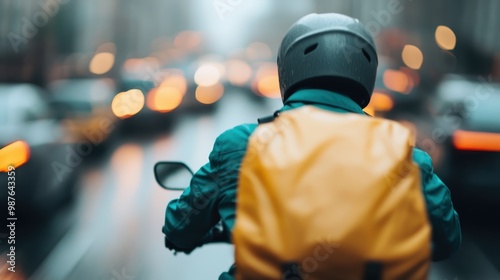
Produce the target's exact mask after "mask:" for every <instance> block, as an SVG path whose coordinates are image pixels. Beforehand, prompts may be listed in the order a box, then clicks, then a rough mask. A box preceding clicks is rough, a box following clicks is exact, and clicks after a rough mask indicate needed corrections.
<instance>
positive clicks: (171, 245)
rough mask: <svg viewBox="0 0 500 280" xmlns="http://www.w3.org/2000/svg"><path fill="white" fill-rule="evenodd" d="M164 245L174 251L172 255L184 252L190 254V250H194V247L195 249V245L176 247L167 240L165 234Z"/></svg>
mask: <svg viewBox="0 0 500 280" xmlns="http://www.w3.org/2000/svg"><path fill="white" fill-rule="evenodd" d="M165 247H167V249H169V250H170V251H174V255H177V253H184V254H186V255H189V254H191V252H193V251H194V249H196V247H194V248H181V247H177V246H176V245H175V244H174V243H172V242H171V241H170V240H168V238H167V237H166V236H165Z"/></svg>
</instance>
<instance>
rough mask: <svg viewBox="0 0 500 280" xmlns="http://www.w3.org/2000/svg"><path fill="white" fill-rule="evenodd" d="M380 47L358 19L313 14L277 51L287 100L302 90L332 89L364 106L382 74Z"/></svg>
mask: <svg viewBox="0 0 500 280" xmlns="http://www.w3.org/2000/svg"><path fill="white" fill-rule="evenodd" d="M377 66H378V58H377V51H376V48H375V43H374V41H373V38H372V36H371V35H370V33H369V32H368V30H367V29H366V28H365V27H364V26H363V25H362V24H361V23H360V22H359V21H358V20H357V19H354V18H351V17H348V16H345V15H341V14H333V13H331V14H309V15H307V16H305V17H303V18H301V19H300V20H299V21H297V22H296V23H295V24H293V25H292V27H290V29H289V30H288V32H287V33H286V34H285V37H284V38H283V41H282V42H281V46H280V49H279V53H278V72H279V81H280V89H281V97H282V99H283V102H285V101H286V100H287V98H288V97H290V95H291V94H293V93H294V92H295V91H297V90H298V89H301V88H320V89H327V90H332V91H335V92H339V93H342V94H345V95H347V96H349V97H350V98H351V99H353V100H354V101H355V102H356V103H358V104H359V105H360V106H361V107H362V108H364V107H365V106H366V105H368V103H369V102H370V98H371V95H372V92H373V87H374V83H375V76H376V74H377Z"/></svg>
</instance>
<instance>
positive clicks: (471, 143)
mask: <svg viewBox="0 0 500 280" xmlns="http://www.w3.org/2000/svg"><path fill="white" fill-rule="evenodd" d="M453 145H454V146H455V148H457V149H458V150H466V151H491V152H500V133H491V132H476V131H465V130H457V131H455V133H453Z"/></svg>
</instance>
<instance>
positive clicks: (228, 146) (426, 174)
mask: <svg viewBox="0 0 500 280" xmlns="http://www.w3.org/2000/svg"><path fill="white" fill-rule="evenodd" d="M303 105H313V106H317V107H319V108H322V109H325V110H330V111H334V112H341V113H356V114H364V112H363V110H362V109H361V108H360V107H359V106H358V105H357V104H356V103H355V102H353V101H352V100H351V99H349V98H347V97H346V96H344V95H341V94H337V93H333V92H328V91H324V90H301V91H298V92H296V93H294V94H293V95H292V96H291V97H290V98H289V99H288V100H287V102H286V103H285V105H284V106H283V108H282V109H281V111H285V110H290V109H294V108H297V107H300V106H303ZM256 127H257V124H244V125H240V126H237V127H234V128H232V129H230V130H227V131H226V132H224V133H222V134H221V135H220V136H219V137H218V138H217V139H216V141H215V144H214V147H213V150H212V152H211V153H210V156H209V162H208V163H207V164H205V165H204V166H203V167H201V168H200V170H198V171H197V172H196V174H195V175H194V177H193V178H192V180H191V184H190V186H189V187H188V188H187V189H186V190H185V191H184V193H183V194H182V195H181V197H180V198H179V199H174V200H172V201H171V202H170V203H169V204H168V206H167V209H166V213H165V225H164V227H163V232H164V233H165V235H166V238H167V239H168V240H169V241H171V242H172V243H173V244H175V245H176V246H178V247H180V248H194V247H196V246H197V245H199V243H200V240H202V239H203V238H205V237H206V236H205V235H206V234H207V233H208V232H209V231H210V229H211V228H212V227H213V226H214V225H215V224H217V223H218V222H219V221H222V224H223V227H224V228H225V229H229V230H232V229H233V226H234V222H235V218H236V216H235V214H236V192H237V190H238V186H237V182H238V172H239V167H240V164H241V162H242V159H243V157H244V156H245V152H246V149H247V143H248V139H249V136H250V135H251V134H252V132H253V131H254V130H255V128H256ZM413 158H414V161H415V162H416V163H417V164H418V165H419V166H420V169H421V176H422V191H423V194H424V196H425V201H426V204H427V211H428V215H429V219H430V222H431V225H432V245H433V260H442V259H445V258H447V257H449V256H450V255H451V254H452V253H454V252H455V251H457V249H458V248H459V247H460V244H461V240H462V234H461V230H460V222H459V219H458V215H457V213H456V211H455V210H454V208H453V204H452V201H451V198H450V192H449V190H448V188H447V187H446V185H445V184H444V183H443V182H442V181H441V180H440V179H439V177H438V176H437V175H436V174H434V171H433V168H432V160H431V158H430V156H429V155H428V154H427V153H425V152H424V151H422V150H420V149H418V148H415V149H414V153H413Z"/></svg>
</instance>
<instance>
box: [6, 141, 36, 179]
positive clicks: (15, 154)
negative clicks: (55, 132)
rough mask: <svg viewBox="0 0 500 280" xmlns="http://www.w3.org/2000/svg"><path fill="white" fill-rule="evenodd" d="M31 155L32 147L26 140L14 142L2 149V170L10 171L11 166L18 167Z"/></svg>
mask: <svg viewBox="0 0 500 280" xmlns="http://www.w3.org/2000/svg"><path fill="white" fill-rule="evenodd" d="M29 157H30V147H29V145H28V143H26V142H24V141H16V142H13V143H11V144H9V145H7V146H5V147H3V148H2V149H0V172H8V170H9V166H14V168H17V167H19V166H21V165H23V164H25V163H26V162H27V161H28V160H29Z"/></svg>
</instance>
